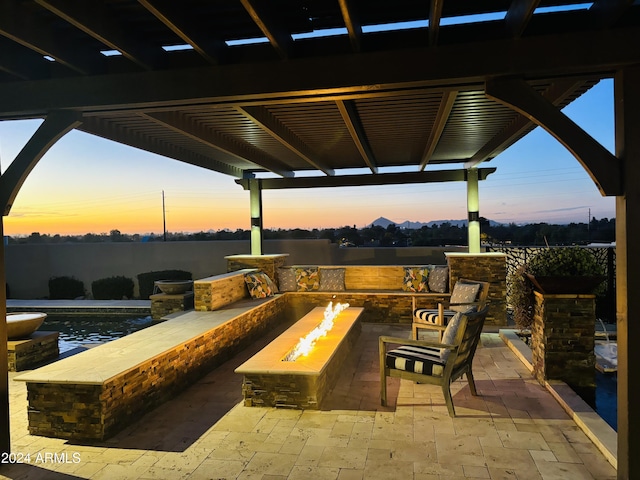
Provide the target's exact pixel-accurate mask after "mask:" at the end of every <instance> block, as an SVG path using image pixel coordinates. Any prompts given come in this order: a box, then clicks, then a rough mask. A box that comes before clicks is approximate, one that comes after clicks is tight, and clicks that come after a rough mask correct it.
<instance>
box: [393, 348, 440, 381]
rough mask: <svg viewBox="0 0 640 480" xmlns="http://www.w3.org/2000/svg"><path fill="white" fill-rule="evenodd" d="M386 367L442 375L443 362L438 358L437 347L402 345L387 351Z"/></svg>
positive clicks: (438, 350)
mask: <svg viewBox="0 0 640 480" xmlns="http://www.w3.org/2000/svg"><path fill="white" fill-rule="evenodd" d="M386 365H387V368H393V369H396V370H405V371H407V372H414V373H421V374H423V375H432V376H438V377H439V376H442V372H443V368H444V362H443V361H442V360H441V359H440V349H439V348H429V347H421V346H412V345H403V346H401V347H398V348H396V349H394V350H390V351H389V352H387V357H386Z"/></svg>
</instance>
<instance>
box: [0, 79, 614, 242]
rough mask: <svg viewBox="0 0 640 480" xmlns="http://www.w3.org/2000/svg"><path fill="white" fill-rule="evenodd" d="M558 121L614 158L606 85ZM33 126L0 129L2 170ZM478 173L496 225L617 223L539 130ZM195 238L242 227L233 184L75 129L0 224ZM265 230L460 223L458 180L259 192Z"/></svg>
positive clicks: (486, 211) (462, 193)
mask: <svg viewBox="0 0 640 480" xmlns="http://www.w3.org/2000/svg"><path fill="white" fill-rule="evenodd" d="M564 112H565V113H566V114H567V115H568V116H569V117H570V118H572V119H573V120H574V121H575V122H576V123H577V124H578V125H580V126H581V127H582V128H583V129H585V130H586V131H587V132H588V133H589V134H591V135H592V136H593V137H594V138H595V139H596V140H598V141H599V142H600V143H601V144H602V145H603V146H604V147H606V148H607V149H609V150H610V151H613V149H614V123H613V82H612V81H611V80H605V81H602V82H600V83H599V84H598V85H596V86H595V87H594V88H592V89H591V90H590V91H589V92H587V93H586V94H585V95H583V96H582V97H581V98H579V99H578V100H576V101H575V102H573V103H572V104H571V105H570V106H569V107H567V108H566V109H565V110H564ZM39 123H40V121H10V122H9V121H5V122H0V164H1V168H2V171H4V170H6V168H7V166H8V165H9V164H10V162H11V161H12V160H13V158H15V156H16V155H17V153H18V152H19V151H20V149H21V148H22V146H23V145H24V144H25V143H26V141H27V140H28V138H29V137H30V135H31V134H32V133H33V132H34V131H35V129H36V128H37V126H38V125H39ZM482 166H487V167H489V166H491V167H496V168H497V172H496V173H494V174H493V175H491V176H489V178H488V179H487V180H486V181H484V182H480V215H482V216H483V217H486V218H489V219H491V220H495V221H498V222H504V223H509V222H516V223H526V222H548V223H567V222H572V221H574V222H586V221H587V220H588V218H589V212H590V213H591V216H594V217H596V218H613V217H614V216H615V200H614V198H613V197H609V198H604V197H602V196H601V195H600V193H599V192H598V190H597V188H596V186H595V185H594V183H593V182H592V180H591V179H590V178H589V176H588V175H587V173H586V172H585V171H584V169H583V168H582V167H581V165H580V164H579V163H578V161H577V160H576V159H575V158H574V157H573V156H572V155H571V154H570V153H569V152H568V151H567V150H566V149H565V148H564V147H563V146H562V145H560V144H559V143H558V142H557V141H556V140H555V139H554V138H552V137H551V136H550V135H549V134H547V133H546V132H545V131H544V130H542V129H540V128H536V129H535V130H534V131H533V132H531V133H530V134H529V135H527V136H526V137H525V138H523V139H522V140H521V141H520V142H518V143H517V144H515V145H514V146H512V147H511V148H510V149H508V150H507V151H505V152H504V153H502V154H501V155H499V156H498V157H496V158H495V159H494V160H492V161H491V162H488V163H485V164H483V165H482ZM163 190H164V192H165V204H166V219H167V229H168V230H169V231H172V232H180V231H184V232H197V231H206V230H210V229H213V230H219V229H224V228H229V229H232V230H234V229H236V228H244V229H247V228H249V219H250V214H249V195H248V193H247V192H245V191H244V190H243V189H242V188H241V187H239V186H238V185H236V184H235V183H234V181H233V178H231V177H228V176H225V175H222V174H218V173H214V172H210V171H207V170H204V169H201V168H198V167H194V166H190V165H187V164H183V163H180V162H177V161H175V160H171V159H167V158H164V157H160V156H157V155H155V154H151V153H148V152H143V151H141V150H137V149H134V148H131V147H127V146H124V145H119V144H116V143H113V142H110V141H107V140H104V139H101V138H98V137H94V136H91V135H88V134H85V133H82V132H77V131H74V132H71V133H69V134H67V135H66V136H65V137H64V138H63V139H61V140H60V141H59V142H58V143H57V144H56V145H54V146H53V147H52V149H51V150H50V151H49V152H48V153H47V154H46V155H45V156H44V157H43V158H42V160H41V161H40V162H39V164H38V165H37V166H36V168H35V169H34V170H33V172H32V173H31V174H30V176H29V177H28V179H27V181H26V182H25V184H24V186H23V188H22V190H21V191H20V193H19V194H18V197H17V199H16V202H15V203H14V206H13V208H12V211H11V214H10V215H9V216H8V217H5V234H6V235H29V234H30V233H32V232H40V233H48V234H55V233H60V234H84V233H89V232H94V233H103V232H109V231H110V230H113V229H118V230H120V231H122V232H125V233H158V234H160V233H161V232H162V191H163ZM263 200H264V223H265V227H267V228H295V227H300V228H325V227H341V226H344V225H355V226H357V227H364V226H366V225H367V224H368V223H370V222H372V221H373V220H375V219H376V218H378V217H380V216H383V217H386V218H389V219H391V220H393V221H396V222H402V221H405V220H411V221H421V222H427V221H431V220H445V219H464V218H466V216H467V213H466V187H465V184H464V183H442V184H424V185H392V186H384V187H351V188H320V189H315V190H304V191H301V190H275V191H273V190H271V191H265V192H264V194H263Z"/></svg>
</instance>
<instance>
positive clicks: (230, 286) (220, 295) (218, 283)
mask: <svg viewBox="0 0 640 480" xmlns="http://www.w3.org/2000/svg"><path fill="white" fill-rule="evenodd" d="M193 294H194V308H195V310H197V311H199V312H208V311H213V310H217V309H218V308H220V307H223V306H224V305H229V304H231V303H233V302H237V301H238V300H242V299H243V298H247V297H249V291H248V290H247V287H246V285H245V282H244V275H243V274H241V273H238V274H237V275H233V274H222V275H216V276H213V277H208V278H202V279H200V280H196V281H195V282H193Z"/></svg>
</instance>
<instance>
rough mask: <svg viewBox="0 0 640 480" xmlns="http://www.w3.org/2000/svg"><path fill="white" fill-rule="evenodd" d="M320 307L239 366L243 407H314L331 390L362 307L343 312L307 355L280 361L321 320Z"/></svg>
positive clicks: (351, 343)
mask: <svg viewBox="0 0 640 480" xmlns="http://www.w3.org/2000/svg"><path fill="white" fill-rule="evenodd" d="M324 310H325V309H324V308H323V307H317V308H314V309H313V310H312V311H311V312H309V313H308V314H307V315H306V316H304V317H303V318H301V319H300V320H298V321H297V322H296V323H295V324H294V325H292V326H291V327H290V328H289V329H288V330H287V331H285V332H284V333H282V334H281V335H280V336H279V337H278V338H276V339H275V340H274V341H273V342H271V343H270V344H269V345H267V346H266V347H265V348H263V349H262V350H261V351H260V352H258V353H257V354H256V355H254V356H253V357H251V358H250V359H249V360H247V361H246V362H245V363H243V364H242V365H240V366H239V367H238V368H237V369H236V370H235V372H236V373H241V374H243V375H244V382H243V386H242V392H243V395H244V404H245V406H247V407H255V406H259V407H284V408H297V409H319V408H320V407H321V404H322V401H323V400H324V398H325V397H326V395H327V394H328V393H329V392H330V391H331V390H332V388H333V387H334V385H335V383H336V381H337V379H338V376H339V375H340V369H341V366H342V364H343V362H344V360H345V359H346V357H347V356H348V355H349V352H350V351H351V349H352V348H353V346H354V344H355V343H356V341H357V339H358V336H359V334H360V322H359V316H360V314H361V313H362V311H363V309H362V308H347V309H346V310H343V311H342V312H341V313H340V314H339V315H338V317H337V318H336V319H335V321H334V326H333V329H332V330H331V331H330V332H329V333H328V334H327V336H325V337H323V338H320V339H319V340H318V341H317V343H316V345H315V347H314V350H313V351H312V352H311V353H310V354H309V355H308V356H306V357H300V358H298V359H297V360H296V361H293V362H289V361H283V360H282V359H283V358H284V357H285V356H286V355H287V354H288V353H289V352H290V351H291V349H292V348H293V347H294V346H295V345H296V344H297V342H298V340H299V339H300V338H301V337H304V336H305V335H307V334H308V333H309V332H310V331H311V330H313V329H314V328H315V327H317V326H318V325H319V324H320V322H321V321H322V319H323V314H324Z"/></svg>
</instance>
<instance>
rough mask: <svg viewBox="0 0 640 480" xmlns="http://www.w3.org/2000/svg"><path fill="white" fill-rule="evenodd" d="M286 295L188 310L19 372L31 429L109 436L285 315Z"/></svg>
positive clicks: (36, 432)
mask: <svg viewBox="0 0 640 480" xmlns="http://www.w3.org/2000/svg"><path fill="white" fill-rule="evenodd" d="M285 306H286V302H285V301H284V297H283V296H281V295H278V296H275V297H270V298H267V299H263V300H252V299H244V298H243V299H241V300H238V301H235V302H233V303H231V304H229V305H222V306H220V308H218V309H217V310H215V311H206V312H198V311H191V312H188V313H186V314H183V315H180V316H178V317H177V318H174V319H171V320H167V321H165V322H163V323H159V324H157V325H154V326H151V327H148V328H146V329H144V330H140V331H138V332H135V333H133V334H131V335H127V336H125V337H123V338H120V339H117V340H113V341H111V342H109V343H106V344H103V345H100V346H97V347H94V348H92V349H89V350H86V351H84V352H82V353H79V354H77V355H74V356H71V357H68V358H65V359H62V360H60V361H57V362H55V363H52V364H49V365H47V366H44V367H41V368H39V369H37V370H33V371H31V372H28V373H25V374H22V375H20V376H18V377H16V378H15V380H17V381H23V382H26V383H27V391H28V400H29V411H28V420H29V433H31V434H32V435H42V436H48V437H57V438H65V439H83V440H84V439H91V440H104V439H106V438H108V437H110V436H112V435H113V434H115V433H116V432H118V431H119V430H121V429H122V428H124V427H126V426H127V425H128V424H130V423H131V422H132V421H134V420H136V419H138V418H139V417H140V415H141V414H143V413H144V412H146V411H149V410H152V409H153V408H155V407H156V406H158V405H159V404H161V403H163V402H164V401H166V400H167V399H169V398H171V397H173V396H175V395H176V394H177V393H179V392H181V391H182V390H183V389H185V388H187V387H188V386H189V385H191V384H192V383H193V382H194V381H195V380H197V379H198V378H200V377H201V376H203V375H204V374H206V373H207V372H209V371H210V370H211V369H213V368H215V367H216V366H217V365H219V364H221V363H222V362H224V361H225V360H227V359H228V358H230V357H231V356H232V355H234V354H235V353H237V352H238V351H241V350H242V349H244V348H246V347H247V346H248V345H250V343H251V342H253V341H255V340H256V339H257V338H258V337H259V336H260V335H262V334H264V332H266V331H268V329H271V328H272V327H273V326H274V325H275V324H277V323H278V322H279V321H282V320H284V308H285Z"/></svg>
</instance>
